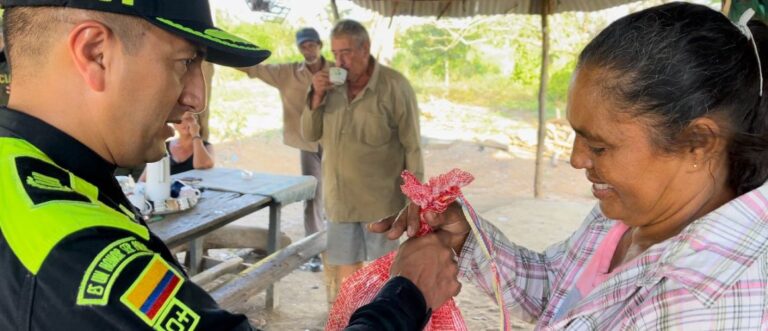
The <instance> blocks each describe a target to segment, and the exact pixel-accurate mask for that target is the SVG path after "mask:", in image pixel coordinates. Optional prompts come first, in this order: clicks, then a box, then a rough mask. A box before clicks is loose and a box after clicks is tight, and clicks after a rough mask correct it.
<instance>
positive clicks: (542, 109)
mask: <svg viewBox="0 0 768 331" xmlns="http://www.w3.org/2000/svg"><path fill="white" fill-rule="evenodd" d="M550 6H551V2H550V0H545V1H544V3H542V6H541V79H540V81H539V135H538V140H537V143H536V173H535V174H534V177H533V195H534V197H536V198H541V197H542V195H543V194H544V192H542V189H541V181H542V178H541V177H542V176H543V175H544V174H543V172H544V164H545V162H544V140H545V139H546V133H547V125H546V123H547V122H546V117H547V85H548V83H549V74H548V72H547V71H548V67H549V24H548V18H549V13H550V11H551V10H550Z"/></svg>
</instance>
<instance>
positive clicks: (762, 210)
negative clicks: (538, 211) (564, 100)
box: [371, 2, 768, 331]
mask: <svg viewBox="0 0 768 331" xmlns="http://www.w3.org/2000/svg"><path fill="white" fill-rule="evenodd" d="M743 18H744V20H740V23H738V24H734V23H732V22H731V21H730V20H729V19H728V18H727V17H725V16H724V15H723V14H721V13H719V12H717V11H714V10H712V9H710V8H709V7H706V6H702V5H695V4H690V3H680V2H677V3H669V4H665V5H661V6H657V7H653V8H650V9H646V10H643V11H640V12H637V13H634V14H631V15H629V16H626V17H624V18H621V19H619V20H617V21H615V22H614V23H612V24H611V25H610V26H608V27H607V28H606V29H605V30H603V31H602V32H601V33H600V34H599V35H598V36H597V37H595V39H593V40H592V41H591V42H590V43H589V44H588V45H587V46H586V47H585V48H584V50H583V51H582V52H581V55H580V56H579V59H578V62H577V66H576V70H575V71H574V78H573V80H572V84H571V87H570V92H569V99H568V109H567V113H568V116H567V117H568V121H569V122H570V124H571V126H572V127H573V129H574V131H575V132H576V139H575V141H574V144H573V151H572V154H571V165H572V166H573V167H574V168H576V169H583V170H584V171H585V173H586V177H587V179H588V180H589V181H590V182H592V192H593V194H594V196H595V197H596V198H597V199H598V200H599V202H598V205H597V206H596V207H595V208H594V209H593V210H592V212H591V213H590V214H589V215H588V216H587V218H586V219H585V221H584V223H583V224H582V225H581V227H579V228H578V229H577V230H576V232H575V233H574V234H573V235H571V236H570V237H569V238H567V239H565V240H564V241H562V242H560V243H557V244H554V245H552V246H550V247H549V248H548V249H546V250H544V251H543V252H535V251H532V250H529V249H526V248H525V247H521V246H519V245H515V244H514V243H512V242H510V241H509V240H508V239H507V238H506V237H505V236H504V234H502V233H501V232H500V231H499V230H498V229H496V228H495V227H494V226H493V225H491V224H490V223H488V222H484V221H483V222H481V225H480V226H479V229H480V230H481V231H482V232H484V233H485V234H486V237H487V238H490V242H491V243H492V245H493V251H495V252H496V257H495V262H496V263H497V265H498V270H499V274H500V275H501V276H500V277H501V282H502V284H501V288H502V292H501V295H502V296H503V298H504V304H505V306H504V307H503V309H506V310H507V311H508V312H509V313H510V314H512V315H514V316H517V317H520V318H523V319H525V320H527V321H531V322H533V321H535V322H536V323H537V326H536V329H546V330H564V329H567V330H697V331H698V330H766V329H768V305H766V302H768V291H766V288H768V269H767V268H766V266H768V240H766V238H768V89H767V88H766V84H768V81H766V80H765V78H766V73H768V70H766V69H768V26H766V24H765V23H763V22H761V21H757V20H752V21H749V22H748V23H747V20H748V19H749V16H745V17H743ZM418 215H419V210H418V207H415V206H412V207H410V208H409V209H408V210H407V211H406V212H403V213H402V214H401V215H400V216H399V217H391V218H388V219H385V220H383V221H381V222H380V223H377V224H374V225H372V226H371V230H373V231H374V232H377V233H382V232H388V235H389V237H390V238H393V239H394V238H398V237H399V236H400V235H401V234H402V233H403V232H404V231H406V229H408V230H413V229H418V224H419V216H418ZM425 219H426V221H427V223H428V224H429V225H431V226H432V227H433V228H435V229H436V232H435V235H436V236H443V237H444V240H442V241H441V242H443V243H445V245H446V246H448V247H451V248H453V249H454V250H455V251H456V252H459V274H460V275H461V276H462V277H463V278H464V279H465V280H467V281H470V282H472V283H475V284H477V285H479V286H480V288H481V289H483V291H484V292H485V293H486V294H489V295H491V296H493V295H494V294H493V290H492V287H491V286H490V284H492V280H491V277H492V276H493V272H492V270H491V264H490V260H489V259H488V258H487V257H486V255H485V254H484V253H483V252H482V250H481V249H480V245H481V243H480V242H479V241H478V240H476V238H475V237H474V236H472V235H470V227H469V225H468V220H469V217H468V216H466V213H464V212H462V207H461V206H459V205H458V204H454V205H452V206H451V207H449V209H448V210H447V211H446V212H445V213H442V214H440V215H435V214H433V213H426V214H425ZM408 233H412V232H411V231H408ZM432 249H434V251H435V253H439V252H440V251H441V250H444V247H440V246H439V245H437V246H432V247H427V248H425V250H432ZM425 254H426V253H425ZM398 258H400V256H398ZM403 258H404V257H403ZM424 289H425V294H429V293H430V291H432V290H434V289H430V288H424ZM451 290H452V289H451V288H445V289H443V291H445V292H448V293H450V291H451ZM432 295H433V294H432ZM419 298H420V297H419V295H418V294H416V295H403V296H402V297H400V298H398V299H395V300H391V301H390V302H389V306H391V307H398V306H400V305H401V304H402V303H404V302H412V301H414V300H418V299H419ZM392 309H395V308H392ZM412 314H414V315H418V317H417V318H412V319H411V320H413V321H416V322H414V323H412V324H411V325H412V327H408V328H402V329H401V330H417V329H418V324H417V323H418V321H420V320H422V319H424V318H428V314H425V313H424V312H423V311H421V310H413V311H412ZM372 315H373V317H371V318H382V317H384V316H404V315H403V314H391V313H390V312H388V311H387V310H386V309H385V308H382V309H380V310H378V311H377V312H375V313H372ZM394 319H398V320H399V319H401V317H394Z"/></svg>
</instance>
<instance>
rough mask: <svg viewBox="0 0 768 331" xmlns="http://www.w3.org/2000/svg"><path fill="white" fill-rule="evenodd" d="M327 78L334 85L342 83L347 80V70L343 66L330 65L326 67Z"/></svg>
mask: <svg viewBox="0 0 768 331" xmlns="http://www.w3.org/2000/svg"><path fill="white" fill-rule="evenodd" d="M328 79H329V80H330V81H331V83H333V84H334V85H343V84H344V82H346V81H347V71H346V70H344V68H339V67H331V68H329V69H328Z"/></svg>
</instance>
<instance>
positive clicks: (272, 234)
mask: <svg viewBox="0 0 768 331" xmlns="http://www.w3.org/2000/svg"><path fill="white" fill-rule="evenodd" d="M282 208H283V205H282V204H280V203H272V204H270V205H269V233H268V237H267V254H268V255H269V254H272V253H274V252H277V250H278V249H280V210H281V209H282ZM266 299H267V300H266V301H267V302H266V307H267V309H269V310H271V309H274V308H275V307H277V305H278V301H279V300H278V295H277V282H275V283H274V284H272V285H270V286H269V287H267V298H266Z"/></svg>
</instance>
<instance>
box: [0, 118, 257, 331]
mask: <svg viewBox="0 0 768 331" xmlns="http://www.w3.org/2000/svg"><path fill="white" fill-rule="evenodd" d="M113 171H114V166H113V165H111V164H109V163H108V162H107V161H105V160H104V159H102V158H101V157H99V156H98V155H97V154H96V153H94V152H93V151H91V150H90V149H88V148H87V147H86V146H84V145H83V144H81V143H80V142H78V141H77V140H75V139H74V138H72V137H70V136H69V135H67V134H65V133H63V132H61V131H59V130H58V129H56V128H54V127H52V126H50V125H48V124H46V123H44V122H42V121H41V120H39V119H36V118H34V117H31V116H29V115H26V114H23V113H21V112H17V111H14V110H10V109H0V330H78V331H79V330H153V329H154V330H251V327H250V325H249V324H248V322H247V319H246V318H245V316H243V315H235V314H231V313H228V312H226V311H224V310H222V309H220V308H219V307H218V306H217V304H216V303H215V302H214V300H213V299H212V298H211V297H210V296H209V295H208V294H207V293H206V292H205V291H203V290H202V289H201V288H200V287H198V286H197V285H195V284H194V283H192V282H191V281H189V280H188V279H187V277H186V275H185V273H184V271H183V269H182V268H181V266H180V265H179V264H178V262H177V261H176V259H175V258H174V257H173V255H172V254H171V253H170V252H169V251H168V249H167V247H166V246H165V244H164V243H163V242H162V241H161V240H160V239H159V238H158V237H156V236H155V235H153V234H152V233H151V232H150V231H149V229H148V228H147V227H146V225H145V224H144V223H143V222H142V221H141V220H140V219H138V218H137V217H136V216H135V214H134V213H133V209H132V207H131V205H130V203H129V202H128V200H127V199H126V197H125V196H124V195H123V193H122V191H121V190H120V187H119V185H118V184H117V182H116V181H115V179H114V177H113V176H112V172H113Z"/></svg>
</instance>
